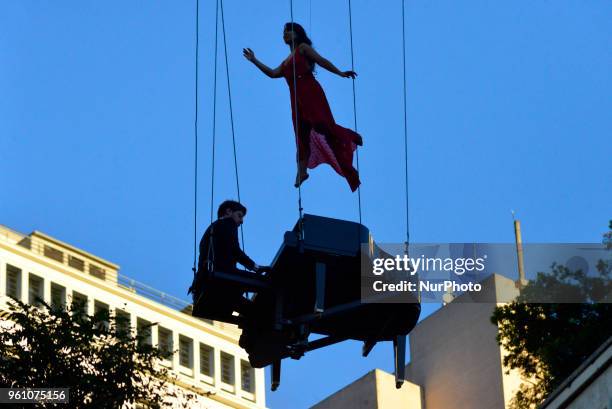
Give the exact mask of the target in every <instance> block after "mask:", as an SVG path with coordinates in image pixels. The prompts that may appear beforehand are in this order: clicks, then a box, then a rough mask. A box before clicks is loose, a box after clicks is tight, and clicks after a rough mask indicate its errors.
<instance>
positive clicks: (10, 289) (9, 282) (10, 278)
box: [6, 264, 21, 300]
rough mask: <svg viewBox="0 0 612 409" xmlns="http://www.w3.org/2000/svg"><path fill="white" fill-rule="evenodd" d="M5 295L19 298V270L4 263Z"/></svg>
mask: <svg viewBox="0 0 612 409" xmlns="http://www.w3.org/2000/svg"><path fill="white" fill-rule="evenodd" d="M6 295H8V296H9V297H12V298H15V299H17V300H18V299H20V298H21V270H20V269H18V268H17V267H15V266H12V265H10V264H7V265H6Z"/></svg>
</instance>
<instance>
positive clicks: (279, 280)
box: [193, 214, 421, 390]
mask: <svg viewBox="0 0 612 409" xmlns="http://www.w3.org/2000/svg"><path fill="white" fill-rule="evenodd" d="M364 248H365V249H367V251H362V249H364ZM381 252H382V251H381V250H380V249H379V248H378V247H377V246H376V245H375V244H374V242H373V240H372V238H371V235H370V233H369V230H368V229H367V228H366V227H365V226H363V225H361V224H359V223H355V222H349V221H344V220H338V219H332V218H327V217H321V216H315V215H309V214H305V215H304V216H303V217H302V219H301V220H299V221H298V223H296V225H295V227H294V228H293V230H292V231H289V232H286V233H285V237H284V240H283V244H282V245H281V247H280V249H279V250H278V252H277V254H276V256H275V258H274V261H273V263H272V270H273V272H272V273H271V274H270V275H268V276H266V277H260V276H256V275H254V274H252V275H250V276H248V277H247V276H244V275H240V276H235V275H234V274H226V273H223V272H214V273H212V274H211V277H209V279H208V280H207V282H206V286H205V290H204V294H203V297H202V298H201V299H200V300H199V301H198V303H197V304H196V305H195V306H194V313H193V314H194V316H199V317H202V318H210V319H217V320H224V321H227V322H233V323H236V324H237V325H238V326H239V327H240V328H242V336H241V338H240V346H241V347H243V348H244V349H245V350H246V351H247V353H248V354H249V360H250V363H251V365H252V366H253V367H255V368H260V367H264V366H267V365H272V390H275V389H276V388H277V387H278V385H279V382H280V362H281V360H282V359H284V358H287V357H292V358H295V359H299V358H300V357H301V356H302V355H303V354H304V353H306V352H308V351H312V350H314V349H318V348H321V347H325V346H328V345H332V344H335V343H337V342H342V341H344V340H348V339H354V340H359V341H363V343H364V345H363V355H364V356H366V355H367V354H368V353H369V352H370V351H371V349H372V348H373V347H374V345H375V344H376V343H377V342H378V341H393V343H394V355H395V357H394V363H395V374H396V385H397V387H398V388H399V387H400V386H401V384H402V383H403V379H404V366H405V349H406V335H407V334H408V333H409V332H410V331H411V330H412V328H413V327H414V326H415V325H416V322H417V320H418V318H419V314H420V311H421V307H420V304H419V301H418V299H417V298H416V297H413V296H410V297H412V298H411V299H410V300H408V301H409V302H402V303H388V302H387V303H384V302H376V303H364V302H363V300H362V291H361V290H362V289H361V285H362V279H361V275H362V274H364V273H362V263H366V264H364V265H371V261H370V258H371V257H373V256H374V255H375V254H379V253H381ZM370 277H371V275H370V276H368V278H370ZM412 279H413V280H416V277H413V278H412ZM364 283H366V284H365V285H368V284H367V283H368V281H367V279H366V280H365V281H364ZM236 286H239V287H240V288H242V289H244V291H251V292H255V293H256V294H255V296H254V297H252V302H251V303H250V304H251V305H249V306H248V308H247V309H246V310H243V311H242V312H241V314H240V315H239V316H235V315H232V316H228V315H227V314H226V316H225V317H220V315H219V314H218V310H219V308H218V307H219V305H218V303H219V302H220V301H219V300H221V298H220V297H213V296H207V293H208V294H209V295H212V294H219V293H220V292H222V289H223V288H235V287H236ZM404 301H405V299H404ZM230 309H231V308H230ZM225 310H227V308H225ZM311 334H317V335H319V336H320V337H319V338H317V339H315V340H312V341H310V340H309V336H310V335H311Z"/></svg>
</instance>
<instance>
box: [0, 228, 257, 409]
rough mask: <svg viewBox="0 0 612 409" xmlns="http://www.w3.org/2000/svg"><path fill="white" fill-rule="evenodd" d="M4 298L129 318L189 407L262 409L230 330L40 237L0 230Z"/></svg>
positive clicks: (0, 300) (0, 299)
mask: <svg viewBox="0 0 612 409" xmlns="http://www.w3.org/2000/svg"><path fill="white" fill-rule="evenodd" d="M10 297H12V298H15V299H19V300H21V301H23V302H25V303H30V304H31V303H34V302H35V300H36V297H40V298H42V299H44V300H45V302H47V303H49V304H55V305H66V304H67V303H70V302H73V301H80V302H84V303H85V305H86V308H87V312H88V314H90V315H93V314H94V313H95V312H97V311H99V310H101V309H105V310H108V311H109V312H111V313H112V314H115V315H118V316H119V315H121V316H123V317H125V318H126V319H129V322H130V323H131V327H132V328H133V329H135V330H136V331H137V332H138V333H139V334H140V335H144V336H145V341H146V342H150V343H151V344H152V345H154V346H157V347H159V348H161V349H164V350H167V351H173V352H174V353H173V355H172V357H171V359H169V360H166V361H165V362H163V363H162V364H163V365H165V366H166V367H167V368H169V369H170V370H171V373H172V374H174V375H176V376H177V378H178V382H177V384H176V387H178V388H184V389H186V390H189V391H190V392H191V393H195V394H196V398H195V399H193V401H192V402H189V404H190V407H194V408H195V407H197V408H200V407H206V408H210V409H214V408H244V409H262V408H265V378H264V370H263V369H254V368H251V366H250V365H249V363H248V358H247V355H246V352H245V351H244V350H243V349H241V348H240V347H239V346H238V339H239V337H240V330H239V329H238V328H237V327H236V326H234V325H228V324H224V323H220V322H216V321H215V322H213V321H207V320H202V319H198V318H194V317H192V316H191V314H190V305H189V304H188V303H187V302H184V301H182V300H179V299H177V298H175V297H172V296H170V295H167V294H164V293H161V292H159V291H157V290H155V289H153V288H150V287H148V286H146V285H144V284H141V283H138V282H136V281H134V280H131V279H129V278H128V277H125V276H123V275H121V274H120V273H119V266H118V265H116V264H114V263H111V262H109V261H107V260H104V259H102V258H100V257H97V256H95V255H92V254H89V253H87V252H86V251H83V250H81V249H78V248H76V247H73V246H71V245H69V244H67V243H63V242H61V241H59V240H57V239H55V238H53V237H50V236H48V235H46V234H44V233H41V232H37V231H35V232H33V233H31V234H29V235H25V234H22V233H19V232H16V231H13V230H11V229H10V228H7V227H5V226H1V225H0V310H6V309H7V301H8V300H9V298H10ZM151 323H157V325H155V326H153V327H150V324H151ZM180 403H184V402H180ZM178 405H179V402H177V407H178ZM181 407H182V406H181Z"/></svg>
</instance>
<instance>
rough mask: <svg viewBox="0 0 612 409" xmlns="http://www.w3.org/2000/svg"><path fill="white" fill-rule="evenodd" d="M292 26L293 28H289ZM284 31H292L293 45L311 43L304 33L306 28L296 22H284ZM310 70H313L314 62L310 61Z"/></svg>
mask: <svg viewBox="0 0 612 409" xmlns="http://www.w3.org/2000/svg"><path fill="white" fill-rule="evenodd" d="M292 26H293V29H292V28H291V27H292ZM285 31H293V33H294V34H295V40H294V42H295V46H296V47H297V46H299V45H300V44H302V43H304V44H308V45H312V41H311V40H310V38H308V36H307V35H306V30H304V27H302V26H301V25H300V24H298V23H285ZM310 71H312V72H314V71H315V63H314V62H312V61H311V65H310Z"/></svg>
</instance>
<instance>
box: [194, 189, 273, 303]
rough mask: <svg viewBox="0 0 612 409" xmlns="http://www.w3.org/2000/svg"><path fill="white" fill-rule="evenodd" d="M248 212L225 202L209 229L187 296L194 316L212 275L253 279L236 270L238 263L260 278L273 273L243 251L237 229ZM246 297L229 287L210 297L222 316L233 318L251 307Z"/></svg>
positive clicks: (237, 289) (231, 201)
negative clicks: (204, 286)
mask: <svg viewBox="0 0 612 409" xmlns="http://www.w3.org/2000/svg"><path fill="white" fill-rule="evenodd" d="M246 212H247V209H246V207H244V206H243V205H242V204H240V203H239V202H236V201H233V200H226V201H225V202H223V203H221V205H220V206H219V208H218V210H217V217H218V219H217V220H216V221H215V222H213V223H212V224H211V225H210V226H209V227H208V228H207V229H206V232H205V233H204V236H203V237H202V240H201V241H200V257H199V260H198V270H197V274H196V276H195V278H194V280H193V283H192V285H191V287H190V288H189V292H188V293H193V301H194V312H195V311H196V309H197V305H196V304H197V302H198V300H199V299H200V297H201V296H202V291H203V290H204V288H203V285H204V282H205V280H206V278H207V276H210V274H211V273H213V272H222V273H228V274H237V275H243V274H246V275H247V276H252V275H253V273H250V272H248V271H245V270H240V269H238V268H236V263H240V264H242V265H243V266H244V267H245V268H247V269H249V270H252V271H255V272H256V273H260V274H261V273H265V272H267V271H269V270H270V267H266V266H258V265H257V264H255V262H254V261H253V260H251V258H249V256H247V255H246V254H245V253H244V251H242V249H241V248H240V243H239V242H238V227H239V226H240V225H241V224H242V223H243V220H244V217H245V215H246ZM243 293H244V289H241V288H239V287H235V286H229V285H228V286H224V288H221V291H217V294H209V296H211V297H215V300H216V302H214V303H213V304H215V307H218V308H219V311H220V312H222V313H223V314H226V315H227V314H229V315H231V313H232V311H240V309H241V308H242V307H244V306H245V305H248V304H249V300H247V299H246V298H244V297H243V295H242V294H243ZM194 315H195V313H194Z"/></svg>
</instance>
